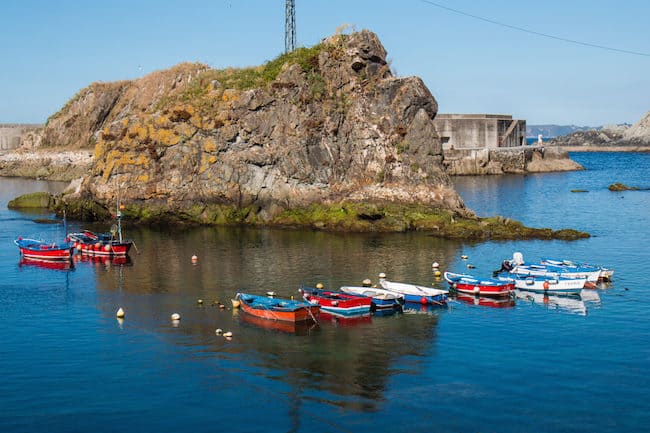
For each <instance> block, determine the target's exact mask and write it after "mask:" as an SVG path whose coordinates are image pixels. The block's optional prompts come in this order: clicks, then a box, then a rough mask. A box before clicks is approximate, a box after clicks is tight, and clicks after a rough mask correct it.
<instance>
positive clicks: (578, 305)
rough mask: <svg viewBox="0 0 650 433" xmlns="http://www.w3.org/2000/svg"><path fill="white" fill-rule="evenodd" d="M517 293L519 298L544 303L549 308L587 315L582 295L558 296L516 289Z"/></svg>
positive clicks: (538, 303) (534, 302) (532, 302)
mask: <svg viewBox="0 0 650 433" xmlns="http://www.w3.org/2000/svg"><path fill="white" fill-rule="evenodd" d="M515 294H516V297H517V299H521V300H523V301H529V302H530V303H531V304H537V305H542V306H544V307H546V308H547V309H549V310H558V311H562V312H566V313H572V314H579V315H581V316H586V315H587V306H586V305H585V302H584V301H583V300H582V298H581V297H580V295H572V296H558V295H550V294H545V293H534V292H528V291H525V290H516V291H515Z"/></svg>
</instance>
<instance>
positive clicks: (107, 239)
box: [68, 230, 133, 257]
mask: <svg viewBox="0 0 650 433" xmlns="http://www.w3.org/2000/svg"><path fill="white" fill-rule="evenodd" d="M68 237H69V238H70V240H71V241H72V242H73V244H72V246H73V248H74V250H75V251H77V252H80V253H82V254H87V255H92V256H106V257H114V256H126V255H127V254H128V253H129V250H130V249H131V247H132V246H133V241H131V240H122V239H121V236H120V237H119V238H115V237H114V236H113V235H112V234H110V233H93V232H91V231H90V230H84V231H83V232H78V233H70V234H68Z"/></svg>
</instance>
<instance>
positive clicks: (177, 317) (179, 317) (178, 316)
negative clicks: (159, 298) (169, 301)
mask: <svg viewBox="0 0 650 433" xmlns="http://www.w3.org/2000/svg"><path fill="white" fill-rule="evenodd" d="M172 320H181V315H180V314H178V313H174V314H172Z"/></svg>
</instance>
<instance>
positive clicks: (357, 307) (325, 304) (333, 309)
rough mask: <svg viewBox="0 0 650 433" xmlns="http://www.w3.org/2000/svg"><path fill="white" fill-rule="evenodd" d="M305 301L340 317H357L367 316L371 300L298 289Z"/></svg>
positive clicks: (305, 288) (317, 290) (340, 293)
mask: <svg viewBox="0 0 650 433" xmlns="http://www.w3.org/2000/svg"><path fill="white" fill-rule="evenodd" d="M300 292H301V293H302V296H303V298H304V299H305V301H307V302H309V303H311V304H315V305H319V306H320V308H321V309H322V310H323V311H327V312H329V313H333V314H336V315H340V316H358V315H362V314H369V313H370V308H371V306H372V298H369V297H367V296H362V295H351V294H348V293H344V292H333V291H329V290H320V289H312V288H308V287H303V288H301V289H300Z"/></svg>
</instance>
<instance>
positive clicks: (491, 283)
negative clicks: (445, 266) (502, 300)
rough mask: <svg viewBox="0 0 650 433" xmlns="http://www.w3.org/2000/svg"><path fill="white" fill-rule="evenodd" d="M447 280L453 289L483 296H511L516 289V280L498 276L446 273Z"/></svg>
mask: <svg viewBox="0 0 650 433" xmlns="http://www.w3.org/2000/svg"><path fill="white" fill-rule="evenodd" d="M444 277H445V280H446V281H447V283H449V285H450V286H451V288H452V289H454V290H456V291H458V292H461V293H470V294H473V295H481V296H511V295H513V292H514V290H515V283H514V281H504V280H500V279H497V278H484V279H483V278H482V279H479V278H476V277H474V276H472V275H467V274H455V273H453V272H445V273H444Z"/></svg>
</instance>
